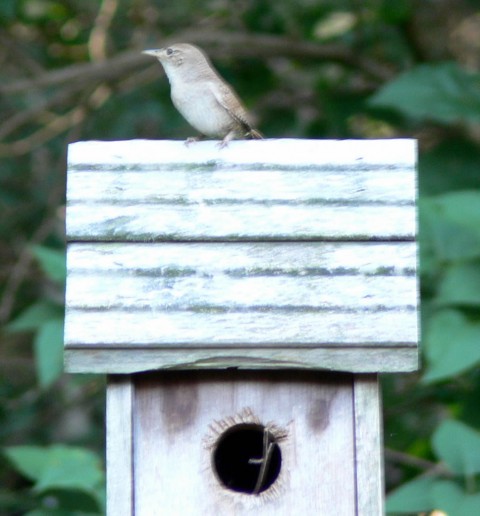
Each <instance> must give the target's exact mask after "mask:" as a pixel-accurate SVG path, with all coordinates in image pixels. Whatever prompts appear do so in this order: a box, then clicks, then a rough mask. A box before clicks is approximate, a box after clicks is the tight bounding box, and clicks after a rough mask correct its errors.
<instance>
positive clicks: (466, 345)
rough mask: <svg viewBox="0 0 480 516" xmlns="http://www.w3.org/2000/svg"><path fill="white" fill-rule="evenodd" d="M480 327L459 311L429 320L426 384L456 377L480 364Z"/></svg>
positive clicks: (424, 378)
mask: <svg viewBox="0 0 480 516" xmlns="http://www.w3.org/2000/svg"><path fill="white" fill-rule="evenodd" d="M479 343H480V324H478V323H473V322H471V321H469V320H468V319H467V318H466V317H465V316H464V315H463V314H462V313H461V312H459V311H458V310H452V309H445V310H441V311H438V312H436V313H435V314H433V315H432V316H431V317H430V320H429V322H428V324H427V326H426V329H425V338H424V345H425V354H426V358H427V370H426V373H425V375H424V377H423V379H422V380H423V381H424V382H434V381H439V380H445V379H446V378H449V377H451V376H456V375H458V374H460V373H462V372H464V371H466V370H468V369H470V368H472V367H474V366H475V365H476V364H478V362H479V361H480V345H479Z"/></svg>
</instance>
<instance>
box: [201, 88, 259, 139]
mask: <svg viewBox="0 0 480 516" xmlns="http://www.w3.org/2000/svg"><path fill="white" fill-rule="evenodd" d="M209 87H210V91H211V92H212V93H213V95H214V97H215V100H216V101H217V102H218V103H219V104H220V105H221V106H222V107H223V108H224V109H225V110H227V111H228V113H229V114H230V116H231V117H232V118H233V119H234V120H236V121H237V122H238V123H239V124H241V125H242V126H243V127H244V128H245V129H246V130H248V131H250V130H252V126H251V121H250V117H249V116H248V113H247V111H246V109H245V108H244V107H243V106H242V103H241V102H240V100H239V99H238V97H237V96H236V95H235V93H234V92H233V91H232V89H231V88H230V87H229V86H227V85H226V84H225V83H224V82H221V81H218V80H217V81H215V82H214V81H212V82H209Z"/></svg>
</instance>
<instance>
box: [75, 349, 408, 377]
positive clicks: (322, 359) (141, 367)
mask: <svg viewBox="0 0 480 516" xmlns="http://www.w3.org/2000/svg"><path fill="white" fill-rule="evenodd" d="M65 368H66V369H67V371H69V372H72V373H86V372H90V373H104V372H105V371H109V372H110V373H112V374H114V373H116V374H123V373H136V372H140V371H152V370H155V369H188V370H195V369H239V368H240V369H265V370H267V369H317V370H327V371H351V372H357V373H372V372H389V373H405V372H411V371H416V370H417V369H418V350H417V348H416V347H400V346H394V347H392V346H381V345H378V346H375V347H374V348H366V347H363V346H357V347H355V348H354V347H351V346H348V345H346V344H344V345H342V346H337V347H334V348H328V347H313V348H312V347H310V348H309V347H301V346H298V345H297V346H295V347H282V348H278V347H277V348H275V347H271V348H266V347H259V346H257V347H255V348H253V349H252V348H247V347H242V348H236V349H235V348H233V349H228V348H227V349H226V348H225V347H223V348H222V347H219V348H201V347H196V348H193V349H192V348H190V349H189V348H183V347H181V348H178V347H172V348H157V347H155V348H145V347H137V346H135V347H128V348H121V347H119V346H115V347H113V348H112V347H106V346H101V345H100V346H92V347H90V348H89V347H86V346H81V347H75V346H71V347H69V348H67V349H66V350H65Z"/></svg>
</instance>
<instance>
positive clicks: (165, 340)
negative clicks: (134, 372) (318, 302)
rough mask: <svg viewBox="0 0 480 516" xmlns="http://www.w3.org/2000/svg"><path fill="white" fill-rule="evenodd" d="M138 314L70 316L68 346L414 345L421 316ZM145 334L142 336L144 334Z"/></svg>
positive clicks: (403, 313)
mask: <svg viewBox="0 0 480 516" xmlns="http://www.w3.org/2000/svg"><path fill="white" fill-rule="evenodd" d="M212 312H213V313H202V312H200V313H194V312H180V311H179V312H161V311H158V312H155V311H153V310H149V308H148V305H147V306H146V307H145V308H144V309H143V310H142V311H138V312H124V311H117V310H113V309H112V310H109V309H104V310H102V311H97V312H90V311H80V310H78V311H76V310H70V311H69V313H67V316H66V317H67V319H66V331H65V342H66V345H67V346H70V345H76V346H77V347H81V346H90V347H91V346H95V345H98V346H101V345H103V344H105V345H110V346H111V347H112V349H115V348H116V347H129V346H130V347H132V348H135V347H138V346H142V345H143V346H153V347H155V346H158V347H172V346H181V347H185V348H188V347H217V348H218V347H222V346H224V347H227V348H235V347H243V348H249V347H255V346H266V347H278V348H282V347H285V346H295V345H297V346H299V347H305V346H306V347H308V346H319V347H321V346H328V347H335V346H341V345H343V344H350V345H352V346H358V347H362V346H375V345H376V344H379V345H384V346H389V347H391V348H395V346H404V345H411V346H413V345H415V343H416V341H417V321H416V313H415V312H414V311H412V310H396V311H393V310H392V311H376V312H375V311H374V312H368V311H366V310H365V311H358V312H341V311H339V312H331V311H325V312H310V313H297V312H295V311H293V310H292V311H289V312H288V311H287V312H285V313H281V312H280V313H279V311H277V312H274V311H273V310H270V311H267V310H265V309H263V310H262V309H259V310H257V311H250V312H246V313H245V312H233V313H232V312H220V313H215V312H214V311H213V310H212ZM139 329H141V331H139Z"/></svg>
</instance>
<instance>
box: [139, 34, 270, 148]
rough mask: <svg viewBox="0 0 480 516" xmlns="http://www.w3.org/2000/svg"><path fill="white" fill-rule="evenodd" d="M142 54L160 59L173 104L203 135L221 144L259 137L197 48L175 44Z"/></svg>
mask: <svg viewBox="0 0 480 516" xmlns="http://www.w3.org/2000/svg"><path fill="white" fill-rule="evenodd" d="M143 54H148V55H150V56H153V57H156V58H157V59H158V60H159V61H160V63H161V64H162V66H163V68H164V69H165V73H166V74H167V77H168V80H169V81H170V89H171V96H172V101H173V104H174V105H175V107H176V108H177V109H178V111H180V113H181V114H182V115H183V117H184V118H185V119H186V120H187V122H188V123H189V124H190V125H191V126H192V127H194V128H195V129H196V130H197V131H199V132H200V133H201V134H202V135H204V136H210V137H219V138H222V142H221V143H220V147H225V146H226V145H228V142H229V141H230V140H232V139H234V138H258V139H261V138H262V135H261V134H260V133H259V132H258V131H257V130H256V129H254V128H253V127H252V123H251V120H250V117H249V115H248V113H247V111H246V109H245V108H244V107H243V105H242V103H241V102H240V99H239V98H238V97H237V95H236V93H235V92H234V91H233V89H232V88H231V86H229V85H228V84H227V83H226V82H225V81H224V80H223V79H222V77H220V75H219V73H218V72H217V71H216V70H215V68H214V67H213V65H212V63H211V62H210V60H209V59H208V57H207V56H206V55H205V54H204V53H203V52H202V51H201V50H200V49H199V48H198V47H195V46H193V45H189V44H187V43H177V44H175V45H171V46H169V47H166V48H160V49H157V50H144V51H143ZM195 139H198V138H189V139H188V140H187V143H188V142H190V141H194V140H195Z"/></svg>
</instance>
